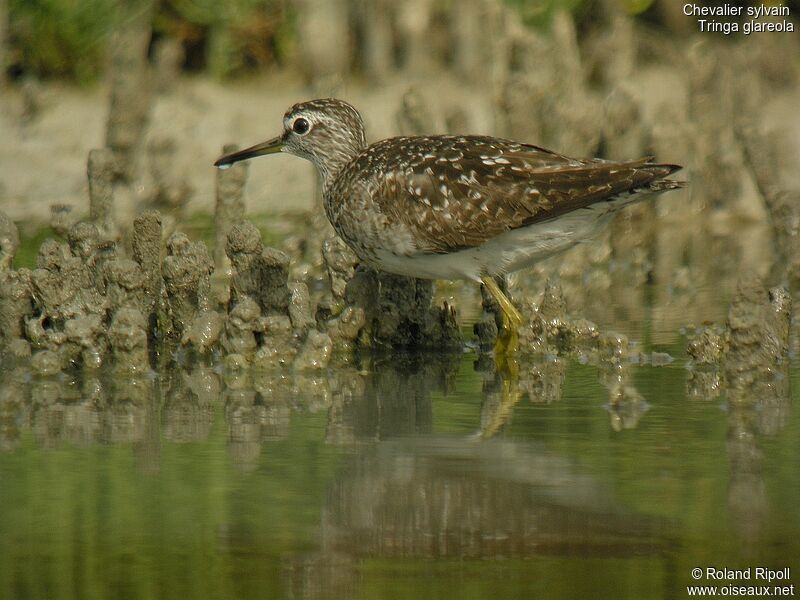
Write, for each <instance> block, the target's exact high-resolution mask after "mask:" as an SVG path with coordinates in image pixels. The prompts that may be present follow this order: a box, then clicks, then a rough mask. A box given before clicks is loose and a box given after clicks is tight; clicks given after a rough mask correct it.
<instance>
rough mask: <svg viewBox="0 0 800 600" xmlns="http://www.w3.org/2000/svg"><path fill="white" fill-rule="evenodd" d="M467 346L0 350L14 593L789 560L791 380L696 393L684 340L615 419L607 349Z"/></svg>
mask: <svg viewBox="0 0 800 600" xmlns="http://www.w3.org/2000/svg"><path fill="white" fill-rule="evenodd" d="M681 344H682V341H681V340H676V342H675V344H674V345H673V346H671V347H668V348H661V350H662V351H664V350H666V351H669V352H671V353H672V354H674V355H679V354H680V347H681ZM473 361H474V355H472V354H465V355H464V356H463V357H459V356H455V357H453V356H451V357H439V356H436V355H426V356H416V357H415V356H411V357H408V356H406V357H400V358H397V359H395V358H388V359H385V360H384V361H382V362H377V363H371V364H366V365H362V366H361V368H360V369H356V368H338V369H335V370H331V371H329V372H327V373H324V374H316V375H305V376H299V375H298V376H288V375H279V374H274V375H259V376H256V377H231V376H225V377H223V376H221V375H220V374H218V373H217V372H216V371H214V370H213V369H201V368H199V367H195V368H194V369H188V370H184V371H174V372H170V373H165V374H162V375H161V376H159V377H155V378H144V379H140V380H133V381H129V380H126V379H125V378H122V377H120V376H114V375H113V374H101V375H98V376H97V377H84V378H81V379H71V378H70V377H64V376H62V377H59V378H57V379H53V380H44V381H36V380H34V381H31V380H29V376H27V375H26V374H25V373H24V372H20V373H6V374H5V377H4V382H3V386H2V392H0V433H1V434H2V440H1V442H2V446H1V447H2V452H0V511H1V512H0V598H3V599H5V598H13V599H27V598H31V599H34V598H35V599H48V600H50V599H62V598H63V599H67V598H69V599H77V598H79V599H95V598H137V599H138V598H145V599H149V598H178V599H189V598H225V599H227V598H387V599H389V598H392V599H395V598H398V599H399V598H489V597H491V598H534V597H541V598H576V597H586V598H684V597H687V592H686V586H687V585H690V584H692V583H693V580H692V578H691V569H692V568H694V567H701V568H706V567H709V566H716V567H719V568H722V567H727V568H731V569H733V568H745V567H752V568H753V569H754V568H755V567H757V566H764V567H768V568H772V569H778V568H782V567H790V568H791V569H792V571H791V575H792V577H793V578H796V576H797V573H798V571H797V569H798V568H800V564H798V562H799V561H798V557H800V509H799V508H798V507H800V470H799V469H798V451H799V450H800V417H798V413H797V411H796V410H793V409H792V407H791V398H789V397H787V396H786V395H785V394H784V392H780V391H778V393H777V394H776V396H775V397H774V398H769V399H754V400H755V402H754V404H753V406H751V407H746V408H732V407H728V406H727V404H726V401H725V398H724V396H719V397H716V398H708V397H706V398H702V397H697V395H692V396H689V395H687V381H686V380H687V370H686V368H685V366H684V364H683V360H682V359H680V357H678V360H676V361H674V362H672V363H670V364H668V365H666V366H661V367H654V366H632V367H630V368H629V369H628V374H627V376H626V377H627V385H628V386H629V387H631V388H633V389H635V390H637V391H638V394H639V395H640V396H641V398H643V401H644V403H645V404H643V403H639V406H640V408H639V409H638V411H634V412H636V414H635V416H634V417H631V418H626V419H622V420H619V419H617V420H615V419H614V418H613V417H614V412H613V410H612V409H610V408H609V406H608V401H609V392H608V389H607V387H605V386H604V385H602V384H601V382H602V381H605V379H604V378H603V377H602V376H600V375H601V374H600V373H599V371H598V368H597V367H594V366H590V365H585V364H580V361H577V360H563V359H559V360H553V359H552V358H542V359H540V360H539V361H537V362H536V363H535V364H533V363H524V364H522V365H520V374H519V378H518V379H517V380H515V379H514V378H512V377H505V378H502V377H500V376H499V375H493V374H492V372H491V371H489V372H482V371H476V370H475V366H474V365H473ZM790 373H791V375H792V378H793V379H796V377H797V375H798V373H800V371H798V370H797V369H796V368H795V367H794V366H793V367H792V369H791V371H790ZM781 389H783V388H781ZM794 389H796V386H794ZM514 399H517V400H518V401H517V402H516V404H515V405H513V406H511V405H512V404H514V402H513V400H514ZM503 406H508V410H507V411H505V413H503V410H502V407H503ZM498 407H501V408H498ZM641 407H645V408H646V410H644V409H643V408H641ZM500 414H505V417H503V418H499V417H498V415H500ZM493 419H494V421H497V420H498V419H499V421H500V422H501V423H500V425H499V426H498V427H497V431H496V433H495V435H494V436H493V438H492V439H488V440H481V439H480V432H481V430H482V429H483V431H484V433H486V431H487V428H488V427H489V425H488V424H489V423H492V422H493ZM620 423H624V424H625V427H621V426H620ZM615 424H616V426H615ZM626 427H627V428H626ZM795 582H796V583H800V580H797V579H795ZM699 583H706V581H705V580H701V581H699ZM722 583H724V582H720V585H722ZM727 583H739V584H743V585H762V584H765V582H763V581H756V580H755V579H753V580H752V581H750V582H744V583H742V582H727ZM788 583H789V584H791V583H792V582H791V581H790V582H788Z"/></svg>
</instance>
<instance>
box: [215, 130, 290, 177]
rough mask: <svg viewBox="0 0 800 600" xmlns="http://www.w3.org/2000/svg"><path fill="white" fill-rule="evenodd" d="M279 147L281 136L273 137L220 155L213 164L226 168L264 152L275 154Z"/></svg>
mask: <svg viewBox="0 0 800 600" xmlns="http://www.w3.org/2000/svg"><path fill="white" fill-rule="evenodd" d="M281 149H283V139H282V138H281V136H278V137H274V138H272V139H271V140H267V141H266V142H262V143H261V144H256V145H255V146H250V147H249V148H245V149H244V150H238V151H237V152H231V153H230V154H226V155H225V156H220V157H219V158H218V159H217V160H216V162H215V163H214V166H215V167H218V168H220V169H227V168H228V167H230V166H231V165H232V164H234V163H237V162H239V161H240V160H247V159H248V158H255V157H256V156H263V155H265V154H275V153H276V152H280V151H281Z"/></svg>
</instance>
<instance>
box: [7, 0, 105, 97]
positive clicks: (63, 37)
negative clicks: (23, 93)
mask: <svg viewBox="0 0 800 600" xmlns="http://www.w3.org/2000/svg"><path fill="white" fill-rule="evenodd" d="M115 4H116V3H115V1H114V0H9V25H10V27H9V31H10V34H11V36H10V37H11V39H10V43H11V59H10V61H9V62H10V65H9V66H10V67H11V68H12V70H13V71H16V72H19V73H21V74H25V75H27V74H31V75H36V76H38V77H63V78H67V79H75V80H77V81H80V82H85V81H89V80H91V79H93V78H95V77H96V76H97V75H98V74H99V73H101V72H102V70H103V61H104V59H105V55H106V40H107V38H108V36H109V34H110V33H111V31H113V29H114V27H115V25H116V24H117V21H118V19H117V11H116V10H115Z"/></svg>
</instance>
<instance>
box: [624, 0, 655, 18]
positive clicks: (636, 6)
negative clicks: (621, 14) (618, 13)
mask: <svg viewBox="0 0 800 600" xmlns="http://www.w3.org/2000/svg"><path fill="white" fill-rule="evenodd" d="M652 4H653V0H622V8H623V9H625V12H627V13H628V14H629V15H638V14H641V13H643V12H644V11H646V10H647V9H648V8H650V6H651V5H652Z"/></svg>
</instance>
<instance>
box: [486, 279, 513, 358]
mask: <svg viewBox="0 0 800 600" xmlns="http://www.w3.org/2000/svg"><path fill="white" fill-rule="evenodd" d="M481 281H482V282H483V285H484V286H486V289H487V290H489V293H490V294H491V295H492V297H493V298H494V299H495V301H496V302H497V304H498V306H499V307H500V314H501V315H502V318H503V330H502V331H501V332H499V333H498V335H497V343H496V344H495V346H494V351H495V354H498V355H499V354H513V353H514V352H516V351H517V348H518V346H519V334H518V330H519V328H520V327H521V326H522V323H523V321H522V315H521V314H519V311H518V310H517V308H516V307H515V306H514V305H513V304H511V300H509V299H508V297H507V296H506V295H505V294H504V293H503V290H501V289H500V286H498V285H497V282H496V281H495V280H494V278H493V277H489V276H488V275H486V276H484V277H481Z"/></svg>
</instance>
